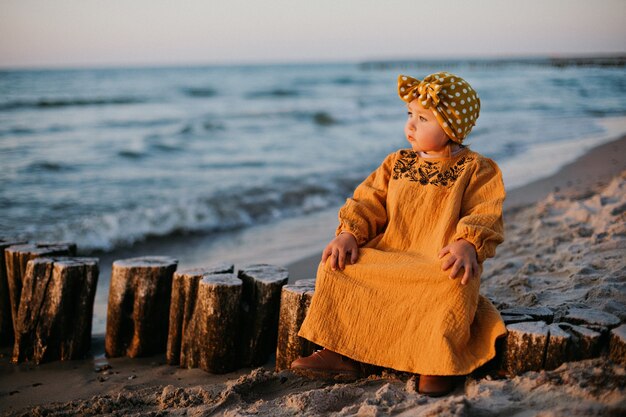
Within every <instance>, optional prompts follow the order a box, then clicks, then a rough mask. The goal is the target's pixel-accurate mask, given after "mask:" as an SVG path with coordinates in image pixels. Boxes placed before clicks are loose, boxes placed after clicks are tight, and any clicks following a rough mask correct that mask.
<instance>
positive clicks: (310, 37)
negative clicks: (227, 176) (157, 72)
mask: <svg viewBox="0 0 626 417" xmlns="http://www.w3.org/2000/svg"><path fill="white" fill-rule="evenodd" d="M625 52H626V0H598V1H591V0H514V1H511V0H483V1H480V0H447V1H436V0H430V1H421V0H413V1H411V0H377V1H375V0H361V1H357V0H307V1H299V0H248V1H244V0H204V1H202V0H178V1H174V0H169V1H168V0H0V67H67V66H81V67H82V66H88V67H90V66H110V65H184V64H224V63H256V62H260V63H266V62H311V61H313V62H314V61H363V60H370V59H385V58H392V59H393V58H396V59H420V58H438V57H440V58H454V57H494V56H505V57H511V56H513V57H516V56H528V55H551V56H562V55H581V54H582V55H587V54H605V53H625Z"/></svg>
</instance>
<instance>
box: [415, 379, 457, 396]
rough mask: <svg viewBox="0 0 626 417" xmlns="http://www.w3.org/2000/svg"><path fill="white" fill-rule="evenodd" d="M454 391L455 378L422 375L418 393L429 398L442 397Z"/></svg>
mask: <svg viewBox="0 0 626 417" xmlns="http://www.w3.org/2000/svg"><path fill="white" fill-rule="evenodd" d="M453 389H454V377H453V376H437V375H420V382H419V386H418V391H419V393H420V394H424V395H428V396H429V397H441V396H443V395H447V394H449V393H451V392H452V390H453Z"/></svg>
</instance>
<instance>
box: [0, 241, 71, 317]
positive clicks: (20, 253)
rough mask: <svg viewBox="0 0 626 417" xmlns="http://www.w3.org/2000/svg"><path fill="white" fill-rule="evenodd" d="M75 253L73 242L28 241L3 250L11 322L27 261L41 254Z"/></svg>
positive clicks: (20, 291)
mask: <svg viewBox="0 0 626 417" xmlns="http://www.w3.org/2000/svg"><path fill="white" fill-rule="evenodd" d="M75 255H76V244H75V243H30V244H23V245H13V246H9V247H8V248H6V249H5V250H4V258H5V262H6V271H7V284H8V289H9V302H10V304H11V320H12V322H13V323H15V320H17V310H18V308H19V304H20V297H21V294H22V280H23V277H24V273H25V272H26V264H27V263H28V261H30V260H31V259H35V258H39V257H43V256H46V257H47V256H75ZM14 327H15V326H14Z"/></svg>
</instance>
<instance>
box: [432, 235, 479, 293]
mask: <svg viewBox="0 0 626 417" xmlns="http://www.w3.org/2000/svg"><path fill="white" fill-rule="evenodd" d="M448 253H449V254H450V256H449V257H448V258H447V259H446V260H445V261H444V262H443V264H441V269H442V270H444V271H447V270H448V269H450V267H452V270H451V271H450V278H456V276H457V274H458V273H459V271H460V270H461V268H464V269H465V273H464V274H463V278H462V279H461V284H463V285H465V284H467V282H468V281H469V279H470V278H472V277H475V276H478V259H477V258H476V248H475V247H474V245H472V244H471V243H470V242H468V241H467V240H465V239H459V240H457V241H456V242H454V243H451V244H449V245H448V246H446V247H445V248H443V249H441V251H439V259H441V258H443V257H444V256H445V255H446V254H448Z"/></svg>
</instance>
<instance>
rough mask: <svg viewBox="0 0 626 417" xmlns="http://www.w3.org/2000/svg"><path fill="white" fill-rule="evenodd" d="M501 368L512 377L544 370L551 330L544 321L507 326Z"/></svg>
mask: <svg viewBox="0 0 626 417" xmlns="http://www.w3.org/2000/svg"><path fill="white" fill-rule="evenodd" d="M506 328H507V330H508V334H507V336H506V338H505V340H504V343H503V352H502V359H501V367H502V369H504V371H505V372H507V373H509V374H511V375H517V374H520V373H522V372H526V371H538V370H540V369H542V367H543V364H544V357H545V352H546V347H547V344H548V335H549V330H548V326H547V324H546V323H545V322H543V321H532V322H523V323H514V324H509V325H508V326H506Z"/></svg>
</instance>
